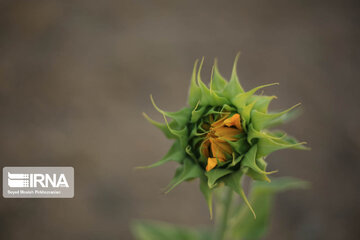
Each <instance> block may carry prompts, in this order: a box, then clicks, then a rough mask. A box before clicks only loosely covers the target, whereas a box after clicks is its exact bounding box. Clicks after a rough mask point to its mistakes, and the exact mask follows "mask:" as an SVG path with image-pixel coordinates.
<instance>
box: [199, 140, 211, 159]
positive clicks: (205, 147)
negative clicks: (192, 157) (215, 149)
mask: <svg viewBox="0 0 360 240" xmlns="http://www.w3.org/2000/svg"><path fill="white" fill-rule="evenodd" d="M209 146H210V141H209V139H205V140H204V141H203V142H202V144H201V146H200V149H201V153H202V154H203V155H204V156H205V157H210V153H209Z"/></svg>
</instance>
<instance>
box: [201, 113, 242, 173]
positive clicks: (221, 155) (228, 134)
mask: <svg viewBox="0 0 360 240" xmlns="http://www.w3.org/2000/svg"><path fill="white" fill-rule="evenodd" d="M242 132H243V129H242V127H241V119H240V115H239V114H238V113H236V114H234V115H232V116H231V117H229V114H225V116H223V117H222V118H220V119H219V120H217V121H215V122H212V123H211V125H210V129H209V132H208V133H207V135H206V137H205V139H204V141H203V142H202V144H201V152H202V154H203V155H204V156H205V157H207V165H206V171H210V170H211V169H213V168H214V167H216V166H217V165H218V162H225V161H226V158H227V156H231V155H232V153H233V149H232V147H231V145H230V144H229V141H230V142H232V141H236V140H238V138H237V136H238V135H239V134H241V133H242Z"/></svg>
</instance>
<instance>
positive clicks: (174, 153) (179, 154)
mask: <svg viewBox="0 0 360 240" xmlns="http://www.w3.org/2000/svg"><path fill="white" fill-rule="evenodd" d="M184 157H185V152H184V150H183V149H182V148H181V144H180V141H178V140H177V141H175V143H174V144H173V145H172V146H171V148H170V150H169V151H168V153H167V154H166V155H165V156H164V157H163V158H162V159H160V160H159V161H158V162H156V163H153V164H151V165H149V166H144V167H137V168H138V169H142V168H153V167H158V166H160V165H163V164H164V163H167V162H169V161H175V162H178V163H180V162H181V161H182V160H183V159H184Z"/></svg>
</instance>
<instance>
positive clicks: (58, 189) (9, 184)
mask: <svg viewBox="0 0 360 240" xmlns="http://www.w3.org/2000/svg"><path fill="white" fill-rule="evenodd" d="M3 197H4V198H73V197H74V168H73V167H4V168H3Z"/></svg>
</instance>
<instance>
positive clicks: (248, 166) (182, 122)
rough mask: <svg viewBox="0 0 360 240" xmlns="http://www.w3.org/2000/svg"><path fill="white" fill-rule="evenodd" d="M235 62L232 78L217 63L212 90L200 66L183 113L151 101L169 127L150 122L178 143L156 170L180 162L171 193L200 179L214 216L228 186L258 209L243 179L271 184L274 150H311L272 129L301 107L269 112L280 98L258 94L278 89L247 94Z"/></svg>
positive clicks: (212, 79) (201, 187)
mask: <svg viewBox="0 0 360 240" xmlns="http://www.w3.org/2000/svg"><path fill="white" fill-rule="evenodd" d="M238 56H239V55H237V57H236V58H235V62H234V66H233V70H232V74H231V77H230V80H229V81H227V80H226V79H225V78H224V77H223V76H222V75H221V74H220V73H219V70H218V67H217V63H216V61H215V63H214V66H213V68H212V74H211V81H210V84H209V86H206V85H205V84H204V82H203V81H202V80H201V77H200V72H201V68H202V64H203V60H202V61H201V63H200V66H199V67H198V61H196V62H195V65H194V70H193V74H192V78H191V84H190V90H189V97H188V106H187V107H184V108H182V109H180V110H179V111H177V112H166V111H163V110H161V109H160V108H159V107H158V106H157V105H156V104H155V102H154V100H153V98H152V97H151V101H152V103H153V105H154V107H155V108H156V110H157V111H159V112H160V113H161V114H162V115H163V116H164V123H160V122H157V121H154V120H152V119H151V118H149V117H148V116H147V115H146V114H144V116H145V117H146V119H147V120H148V121H149V122H150V123H152V124H153V125H155V126H156V127H157V128H159V129H160V130H161V131H162V132H163V133H164V134H165V136H166V137H167V138H169V139H174V144H173V145H172V147H171V148H170V150H169V152H168V153H167V154H166V155H165V156H164V157H163V158H162V159H161V160H160V161H158V162H156V163H154V164H152V165H150V166H148V167H155V166H159V165H162V164H164V163H166V162H168V161H175V162H178V163H179V165H180V166H179V167H178V168H177V170H176V172H175V175H174V178H173V179H172V180H171V182H170V184H169V186H168V188H167V192H169V191H170V190H172V189H173V188H174V187H176V186H177V185H179V184H180V183H182V182H184V181H189V180H192V179H195V178H199V179H200V189H201V191H202V193H203V195H204V197H205V199H206V201H207V204H208V206H209V210H210V215H212V207H211V206H212V191H213V189H214V188H217V187H219V186H222V185H225V186H227V187H229V188H231V189H232V190H233V191H234V192H236V193H238V194H239V195H240V196H241V197H242V198H243V200H244V202H245V203H246V204H247V205H248V207H249V209H250V210H251V211H252V212H253V214H254V216H255V213H254V211H253V210H252V208H251V206H250V204H249V202H248V200H247V198H246V195H245V193H244V190H243V188H242V186H241V179H242V177H243V176H244V175H248V176H250V177H251V178H252V179H254V180H258V181H268V182H270V179H269V177H268V175H269V174H271V173H274V172H275V171H267V170H266V167H267V163H266V161H265V158H266V157H267V156H268V155H269V154H270V153H272V152H274V151H277V150H280V149H286V148H292V149H306V147H305V146H304V142H298V141H296V140H295V139H294V138H292V137H289V136H288V135H286V134H285V133H284V132H282V131H274V130H273V131H270V130H268V128H270V127H274V126H276V125H279V124H281V123H283V122H285V121H286V120H288V119H290V118H291V117H292V116H293V114H292V112H291V110H292V109H294V108H295V107H296V106H298V104H297V105H295V106H293V107H291V108H289V109H287V110H285V111H282V112H278V113H269V112H268V106H269V104H270V102H271V101H272V100H273V99H275V98H276V97H275V96H266V95H262V94H261V95H258V94H256V93H257V92H258V90H260V89H262V88H265V87H268V86H272V85H276V84H267V85H262V86H259V87H255V88H253V89H251V90H249V91H245V90H244V89H243V87H242V86H241V84H240V82H239V79H238V76H237V72H236V65H237V59H238Z"/></svg>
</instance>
